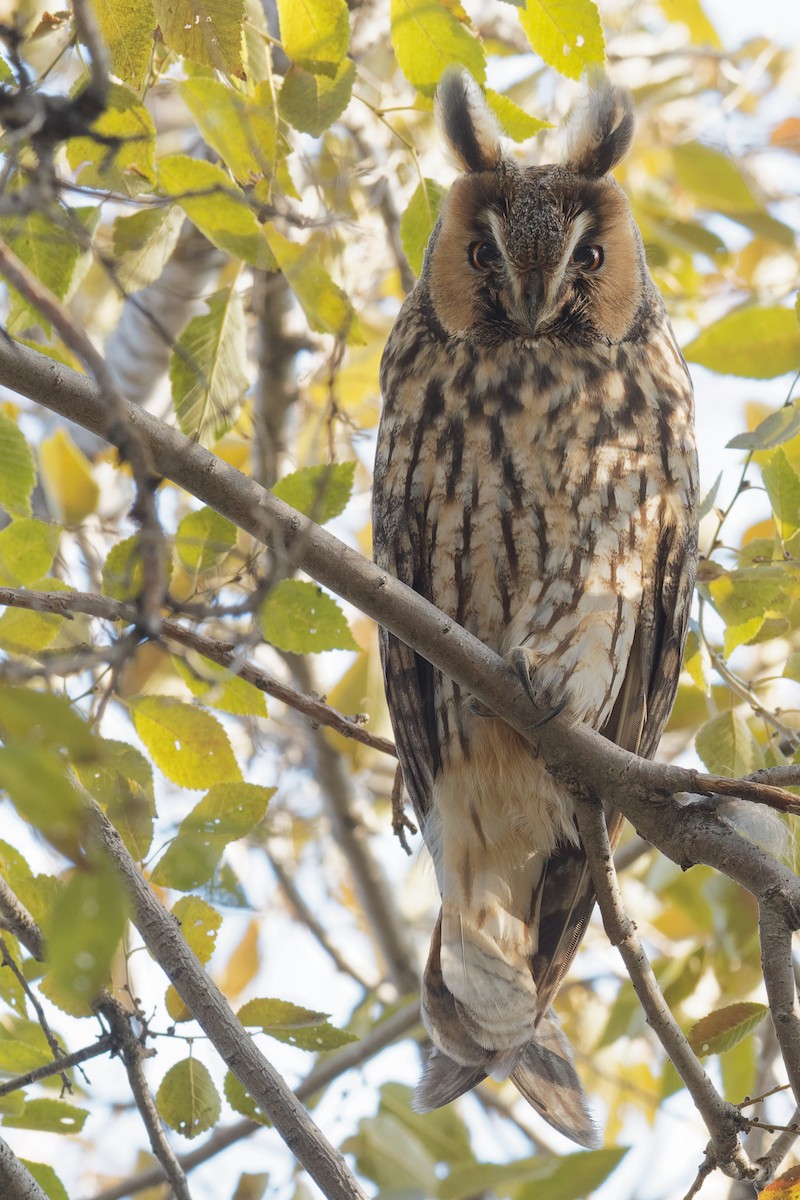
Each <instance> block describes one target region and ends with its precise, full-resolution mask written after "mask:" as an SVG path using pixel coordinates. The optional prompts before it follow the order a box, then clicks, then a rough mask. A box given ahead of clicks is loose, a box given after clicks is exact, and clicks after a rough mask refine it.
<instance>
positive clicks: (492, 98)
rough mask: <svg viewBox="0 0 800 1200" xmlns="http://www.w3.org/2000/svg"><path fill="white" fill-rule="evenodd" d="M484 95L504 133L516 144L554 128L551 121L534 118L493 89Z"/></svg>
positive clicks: (486, 91)
mask: <svg viewBox="0 0 800 1200" xmlns="http://www.w3.org/2000/svg"><path fill="white" fill-rule="evenodd" d="M484 94H485V96H486V102H487V104H488V105H489V108H490V109H491V110H492V112H493V113H494V115H495V116H496V117H497V120H498V121H499V122H500V128H501V129H502V130H503V133H504V134H505V135H506V137H510V138H513V139H514V141H515V142H524V141H526V140H527V139H528V138H531V137H533V136H534V135H535V134H537V133H541V131H542V130H543V129H552V128H553V126H552V124H551V123H550V121H540V120H539V118H538V117H532V116H531V115H530V113H526V112H525V109H524V108H520V106H519V105H518V104H516V103H515V102H514V101H513V100H512V99H511V98H510V96H504V95H502V94H501V93H500V92H493V91H492V89H491V88H486V90H485V93H484Z"/></svg>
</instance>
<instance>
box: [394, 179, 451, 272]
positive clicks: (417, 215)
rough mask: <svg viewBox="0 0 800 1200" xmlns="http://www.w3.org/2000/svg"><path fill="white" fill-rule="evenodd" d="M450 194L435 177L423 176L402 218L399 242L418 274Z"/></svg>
mask: <svg viewBox="0 0 800 1200" xmlns="http://www.w3.org/2000/svg"><path fill="white" fill-rule="evenodd" d="M446 195H447V188H443V187H442V186H441V184H439V183H437V182H436V181H435V180H434V179H424V180H423V181H422V182H421V183H418V184H417V188H416V191H415V192H414V195H413V196H412V197H411V199H410V200H409V202H408V208H407V209H406V211H405V212H404V213H403V215H402V217H401V218H400V241H401V242H402V245H403V253H404V254H405V256H406V258H407V259H408V265H409V266H410V267H411V270H412V271H413V272H414V274H415V275H419V274H420V273H421V271H422V262H423V258H424V255H425V247H426V246H427V244H428V239H429V238H430V236H431V234H432V233H433V227H434V225H435V224H436V219H437V217H438V216H439V212H440V210H441V207H442V201H443V200H444V198H445V196H446Z"/></svg>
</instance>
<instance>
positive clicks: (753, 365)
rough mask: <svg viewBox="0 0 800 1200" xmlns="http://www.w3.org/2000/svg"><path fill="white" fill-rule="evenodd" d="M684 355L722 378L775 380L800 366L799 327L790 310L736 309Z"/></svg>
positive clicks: (696, 339) (704, 331) (688, 347)
mask: <svg viewBox="0 0 800 1200" xmlns="http://www.w3.org/2000/svg"><path fill="white" fill-rule="evenodd" d="M683 353H684V357H685V358H686V359H687V360H688V361H689V362H695V363H700V365H701V366H704V367H708V368H709V370H711V371H717V372H719V374H721V375H740V376H743V377H746V378H750V379H773V378H775V377H776V376H777V375H785V374H787V373H788V372H789V371H796V370H797V368H798V366H800V327H798V324H797V321H796V319H795V316H794V313H793V312H792V310H791V309H790V308H737V309H736V310H735V311H734V312H731V313H728V314H727V316H724V317H722V319H721V320H719V321H716V322H715V323H714V324H713V325H709V327H708V328H707V329H704V330H703V332H702V333H701V334H700V335H699V336H698V337H696V338H695V339H694V341H693V342H690V343H689V345H688V346H685V347H684V351H683Z"/></svg>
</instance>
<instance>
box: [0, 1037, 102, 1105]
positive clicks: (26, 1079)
mask: <svg viewBox="0 0 800 1200" xmlns="http://www.w3.org/2000/svg"><path fill="white" fill-rule="evenodd" d="M113 1048H114V1039H113V1038H112V1037H111V1035H110V1034H108V1033H104V1034H103V1035H102V1036H101V1037H99V1038H98V1039H97V1041H96V1042H94V1043H93V1045H91V1046H84V1047H83V1049H82V1050H76V1051H75V1053H74V1054H65V1055H63V1056H62V1057H61V1058H56V1059H54V1060H53V1062H51V1063H45V1064H44V1066H41V1067H34V1069H33V1070H32V1071H26V1073H25V1074H24V1075H17V1076H16V1077H15V1078H14V1079H9V1080H7V1081H6V1082H5V1083H0V1097H2V1096H8V1095H10V1093H11V1092H16V1091H18V1090H19V1089H20V1088H24V1087H28V1085H29V1084H31V1083H38V1081H39V1080H40V1079H47V1078H48V1077H49V1076H50V1075H58V1074H60V1073H61V1072H62V1071H70V1070H71V1069H72V1068H73V1067H77V1066H80V1064H81V1063H85V1062H88V1061H89V1059H90V1058H98V1057H99V1056H100V1055H101V1054H108V1053H109V1051H111V1050H113Z"/></svg>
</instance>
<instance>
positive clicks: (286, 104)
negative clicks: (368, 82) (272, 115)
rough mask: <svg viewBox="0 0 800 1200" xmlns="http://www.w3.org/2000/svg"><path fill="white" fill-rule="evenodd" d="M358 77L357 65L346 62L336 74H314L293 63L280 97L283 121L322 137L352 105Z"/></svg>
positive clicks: (287, 73) (341, 64)
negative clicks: (351, 98) (354, 84)
mask: <svg viewBox="0 0 800 1200" xmlns="http://www.w3.org/2000/svg"><path fill="white" fill-rule="evenodd" d="M355 77H356V67H355V63H354V62H351V61H350V59H344V60H343V61H342V62H341V63H339V66H338V67H337V68H336V74H335V75H332V76H330V77H328V76H327V75H314V74H313V73H312V72H311V71H306V70H305V69H304V68H303V67H300V66H298V65H297V64H294V65H293V66H291V67H290V68H289V70H288V71H287V72H286V77H285V79H284V81H283V86H282V87H281V90H280V95H279V97H278V107H279V108H280V112H281V116H282V117H283V119H284V121H288V122H289V124H290V125H292V126H294V128H295V129H298V130H299V131H300V132H301V133H310V134H311V136H312V137H319V136H320V134H322V133H324V132H325V130H326V129H328V128H330V126H331V125H332V124H333V122H334V121H335V120H337V119H338V118H339V117H340V116H341V115H342V113H343V112H344V110H345V109H346V108H347V106H348V104H349V103H350V96H351V95H352V91H353V83H354V82H355Z"/></svg>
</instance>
